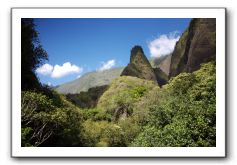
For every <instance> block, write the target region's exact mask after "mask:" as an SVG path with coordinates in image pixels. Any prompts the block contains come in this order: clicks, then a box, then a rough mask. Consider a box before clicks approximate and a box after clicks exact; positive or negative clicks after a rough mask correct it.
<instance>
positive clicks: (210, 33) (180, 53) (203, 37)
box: [169, 18, 216, 77]
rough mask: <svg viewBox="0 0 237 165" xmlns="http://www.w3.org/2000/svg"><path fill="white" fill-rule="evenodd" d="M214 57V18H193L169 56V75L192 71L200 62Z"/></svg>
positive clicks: (198, 66)
mask: <svg viewBox="0 0 237 165" xmlns="http://www.w3.org/2000/svg"><path fill="white" fill-rule="evenodd" d="M215 58H216V19H215V18H200V19H199V18H194V19H193V20H192V21H191V22H190V24H189V27H188V29H187V30H186V31H185V32H184V33H183V34H182V36H181V37H180V39H179V41H178V42H177V43H176V46H175V49H174V52H173V54H172V57H171V64H170V72H169V77H174V76H176V75H178V74H179V73H181V72H193V71H195V70H198V69H199V68H200V64H202V63H206V62H209V61H211V60H215Z"/></svg>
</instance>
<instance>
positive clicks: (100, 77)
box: [55, 67, 124, 94]
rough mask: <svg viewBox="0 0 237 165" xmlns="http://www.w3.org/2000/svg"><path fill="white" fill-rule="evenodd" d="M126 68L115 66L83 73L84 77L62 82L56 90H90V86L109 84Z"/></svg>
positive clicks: (60, 91) (67, 91)
mask: <svg viewBox="0 0 237 165" xmlns="http://www.w3.org/2000/svg"><path fill="white" fill-rule="evenodd" d="M123 69H124V68H122V67H120V68H113V69H109V70H104V71H94V72H89V73H86V74H85V75H83V76H82V77H80V78H78V79H76V80H74V81H71V82H68V83H65V84H62V85H60V86H58V87H57V88H56V89H55V90H56V91H58V92H59V93H64V94H68V93H71V94H74V93H80V92H81V91H88V89H89V88H92V87H96V86H103V85H108V84H109V83H110V82H111V81H112V80H113V79H114V78H116V77H119V76H120V74H121V72H122V71H123Z"/></svg>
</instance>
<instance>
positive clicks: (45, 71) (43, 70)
mask: <svg viewBox="0 0 237 165" xmlns="http://www.w3.org/2000/svg"><path fill="white" fill-rule="evenodd" d="M52 71H53V66H52V65H50V64H44V65H42V66H41V67H39V68H37V69H36V72H37V73H39V74H42V75H50V74H51V73H52Z"/></svg>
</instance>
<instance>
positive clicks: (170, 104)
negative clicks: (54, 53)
mask: <svg viewBox="0 0 237 165" xmlns="http://www.w3.org/2000/svg"><path fill="white" fill-rule="evenodd" d="M214 27H215V19H192V21H191V22H190V25H189V27H187V30H186V31H185V32H184V33H183V34H182V36H181V37H180V39H179V41H178V42H177V43H176V46H175V49H174V52H173V53H172V55H168V56H166V57H162V58H163V60H160V61H159V60H150V61H149V60H148V59H147V58H146V56H145V54H144V52H143V49H142V47H141V46H134V47H133V48H132V49H131V54H130V62H129V64H128V65H127V66H126V67H124V68H118V69H115V70H113V71H105V72H100V73H99V74H96V73H95V72H93V76H94V77H100V78H101V79H99V80H101V81H99V82H101V84H100V85H98V83H97V82H98V81H97V82H94V81H92V80H93V78H91V77H93V76H92V75H91V74H90V76H88V75H85V76H84V78H83V79H81V80H80V81H81V82H84V84H86V87H87V88H85V89H83V87H82V86H80V91H79V92H74V91H73V92H64V91H63V90H64V89H66V88H61V90H62V92H61V93H58V90H60V87H58V88H57V90H55V89H54V88H50V87H49V86H45V85H42V84H41V83H40V82H39V80H38V78H37V76H36V74H35V69H36V68H37V67H38V66H40V65H42V64H43V63H44V61H45V60H47V59H48V55H47V53H46V51H45V50H44V49H43V47H42V46H41V45H40V42H39V40H38V33H37V31H36V29H35V25H34V20H33V19H22V47H21V49H22V59H23V60H22V65H21V66H22V68H21V69H22V71H21V74H22V82H21V83H22V92H21V96H22V97H21V142H22V143H21V145H22V146H24V147H32V146H35V147H214V146H216V62H215V28H214ZM108 73H110V74H111V75H110V74H108ZM105 77H109V78H108V79H107V78H106V79H104V78H105ZM111 77H112V78H111ZM81 78H82V77H81ZM82 80H83V81H82ZM77 81H79V80H75V81H74V82H71V83H68V84H67V89H68V90H72V89H73V88H76V86H77ZM88 82H91V84H93V85H91V84H89V83H88ZM94 84H96V85H94ZM70 86H72V87H70ZM69 88H70V89H69ZM78 89H79V88H78ZM78 89H77V90H78Z"/></svg>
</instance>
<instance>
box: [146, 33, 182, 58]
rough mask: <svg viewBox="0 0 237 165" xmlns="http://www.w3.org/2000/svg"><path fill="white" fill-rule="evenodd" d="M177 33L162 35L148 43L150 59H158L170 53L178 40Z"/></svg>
mask: <svg viewBox="0 0 237 165" xmlns="http://www.w3.org/2000/svg"><path fill="white" fill-rule="evenodd" d="M179 38H180V36H179V32H177V31H174V32H171V33H169V34H162V35H160V36H159V37H157V38H156V39H154V40H152V41H150V42H149V43H148V47H149V49H150V54H151V57H155V58H159V57H161V56H163V55H166V54H169V53H172V52H173V50H174V47H175V44H176V42H177V41H178V40H179Z"/></svg>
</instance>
